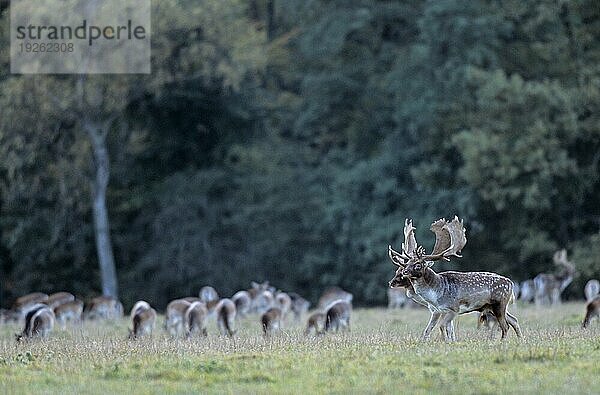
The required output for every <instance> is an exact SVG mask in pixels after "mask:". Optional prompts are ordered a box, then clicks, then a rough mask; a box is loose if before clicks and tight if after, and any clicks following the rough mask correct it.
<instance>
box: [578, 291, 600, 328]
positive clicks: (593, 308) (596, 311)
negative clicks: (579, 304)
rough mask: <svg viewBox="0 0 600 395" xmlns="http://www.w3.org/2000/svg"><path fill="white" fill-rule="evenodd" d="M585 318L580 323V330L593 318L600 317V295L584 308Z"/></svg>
mask: <svg viewBox="0 0 600 395" xmlns="http://www.w3.org/2000/svg"><path fill="white" fill-rule="evenodd" d="M585 309H586V312H585V318H584V319H583V322H582V323H581V327H582V328H587V327H588V326H589V325H590V322H591V321H592V319H593V318H596V317H598V316H600V295H596V296H595V297H594V298H593V299H592V300H590V301H589V302H588V304H587V306H586V308H585Z"/></svg>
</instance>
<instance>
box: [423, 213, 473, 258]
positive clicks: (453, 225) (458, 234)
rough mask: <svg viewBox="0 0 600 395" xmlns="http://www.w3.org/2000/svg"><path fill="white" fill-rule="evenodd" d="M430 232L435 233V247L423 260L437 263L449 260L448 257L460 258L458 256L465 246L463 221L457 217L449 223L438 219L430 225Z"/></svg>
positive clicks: (465, 238)
mask: <svg viewBox="0 0 600 395" xmlns="http://www.w3.org/2000/svg"><path fill="white" fill-rule="evenodd" d="M430 229H431V231H432V232H433V233H435V246H434V247H433V251H432V253H431V254H430V255H425V256H424V257H423V258H424V259H425V260H427V261H437V260H440V259H444V260H446V261H449V260H450V257H456V258H462V255H460V253H461V251H462V249H463V247H464V246H465V244H467V236H466V234H465V233H466V232H465V227H464V225H463V221H461V220H459V219H458V217H457V216H454V219H453V220H452V221H450V222H448V221H446V220H445V219H439V220H437V221H435V222H434V223H433V224H431V228H430Z"/></svg>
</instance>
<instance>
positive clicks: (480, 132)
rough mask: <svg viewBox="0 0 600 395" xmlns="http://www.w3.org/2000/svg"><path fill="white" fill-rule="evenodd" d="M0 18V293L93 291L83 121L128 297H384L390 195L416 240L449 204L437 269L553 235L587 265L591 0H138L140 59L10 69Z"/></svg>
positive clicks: (518, 258) (540, 250) (598, 213)
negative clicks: (44, 70)
mask: <svg viewBox="0 0 600 395" xmlns="http://www.w3.org/2000/svg"><path fill="white" fill-rule="evenodd" d="M0 4H2V10H3V14H2V17H1V20H0V23H1V25H2V26H3V27H4V26H6V25H7V24H8V23H9V14H8V5H7V4H6V2H1V3H0ZM7 32H8V29H0V34H2V36H1V38H0V40H1V45H0V48H2V50H1V51H0V61H1V63H2V66H1V69H0V188H1V189H0V265H1V266H0V267H1V284H0V286H1V288H0V291H1V297H2V299H1V302H2V304H3V305H6V304H9V303H10V302H11V301H12V299H13V298H14V297H16V296H17V295H20V294H24V293H26V292H29V291H45V292H52V291H59V290H69V291H71V292H74V293H76V294H78V295H80V296H81V297H84V298H85V297H89V296H91V295H96V294H99V293H101V292H102V291H103V289H102V287H101V282H100V271H99V268H98V267H99V265H98V254H97V250H96V235H95V233H94V229H95V228H94V224H95V217H94V215H95V211H94V207H93V201H94V200H93V198H94V196H96V193H97V191H98V188H99V185H98V182H99V180H98V169H99V166H100V165H101V163H99V157H98V153H97V152H96V150H95V145H94V144H95V143H97V142H98V141H96V142H94V139H93V134H94V133H96V134H97V135H98V136H99V137H100V138H104V141H103V143H104V146H105V148H106V150H107V153H108V158H109V169H108V171H109V181H108V188H107V190H106V209H107V212H108V218H109V220H110V236H111V239H110V240H111V242H112V250H113V252H114V262H115V265H116V269H117V275H118V282H119V293H120V296H121V298H122V299H123V300H124V301H125V302H126V304H130V303H131V302H132V301H134V300H136V299H146V300H149V301H152V303H153V304H155V305H157V306H164V304H165V303H166V302H167V301H168V300H170V299H172V298H175V297H179V296H185V295H194V294H196V293H197V292H198V290H199V288H200V287H201V286H202V285H205V284H210V285H213V286H215V287H216V288H217V290H219V292H220V293H221V294H223V295H230V294H232V293H233V292H234V291H235V290H238V289H242V288H247V287H248V286H249V283H250V281H251V280H270V281H271V283H273V284H274V285H276V286H277V287H279V288H282V289H284V290H290V291H291V290H293V291H297V292H299V293H301V294H304V295H305V296H307V297H309V298H311V299H313V300H314V298H315V297H316V295H317V294H318V293H319V292H321V291H322V290H323V288H324V287H325V286H326V285H330V284H338V285H340V286H342V287H344V288H346V289H348V290H350V291H351V292H353V293H354V294H355V300H356V301H357V302H358V303H359V304H375V303H381V302H382V301H383V300H384V299H385V292H386V286H387V281H388V280H390V279H391V277H392V276H393V272H394V267H393V265H392V264H391V263H390V262H389V261H388V259H387V246H388V244H390V243H391V244H393V245H395V246H399V245H400V243H401V238H402V228H403V225H404V219H405V218H406V217H410V218H413V219H414V221H415V225H416V227H417V239H418V240H423V243H424V244H425V246H426V247H427V248H429V247H430V245H431V244H433V241H434V239H433V235H432V234H430V233H429V231H428V228H429V225H430V223H431V222H432V221H433V220H434V219H437V218H439V217H442V216H446V217H449V216H451V215H453V214H458V215H460V216H461V217H462V218H464V219H465V226H466V228H467V232H468V233H467V236H468V239H469V241H468V244H467V246H466V247H465V250H464V258H463V259H461V260H455V262H453V263H452V264H445V265H444V264H439V263H438V264H436V268H437V269H438V270H441V269H456V270H491V271H495V272H498V273H501V274H505V275H509V276H511V277H512V278H513V279H515V280H524V279H526V278H530V277H532V276H534V275H535V274H537V273H539V272H542V271H546V272H551V271H553V270H554V268H553V265H552V259H551V257H552V253H553V252H554V251H555V250H556V249H558V248H562V247H565V248H567V249H568V250H569V252H570V259H571V260H572V261H573V262H574V263H575V264H576V265H577V268H578V270H579V274H578V277H576V279H575V281H574V283H573V284H572V285H571V286H570V288H569V292H570V294H571V297H581V296H582V284H584V283H585V281H587V279H589V278H590V277H600V264H599V263H600V262H599V261H600V233H599V229H600V202H599V196H600V182H599V178H598V177H599V174H600V171H599V170H600V168H599V160H600V112H599V110H600V8H599V7H598V4H597V2H596V1H594V0H578V1H563V2H557V1H551V0H544V1H542V0H536V1H526V2H524V1H521V0H507V1H491V0H490V1H473V0H468V1H458V0H445V1H441V0H432V1H402V2H400V1H376V0H357V1H346V0H328V1H327V0H309V1H306V0H218V1H217V0H204V1H197V0H194V1H192V0H182V1H178V2H170V1H155V2H154V4H153V20H152V47H153V50H152V74H151V75H88V76H58V75H57V76H44V75H37V76H25V75H10V73H9V51H8V40H9V38H8V37H7V36H6V34H7ZM90 131H91V132H90ZM101 142H102V141H101ZM100 159H101V158H100ZM100 162H101V160H100ZM100 181H102V180H100Z"/></svg>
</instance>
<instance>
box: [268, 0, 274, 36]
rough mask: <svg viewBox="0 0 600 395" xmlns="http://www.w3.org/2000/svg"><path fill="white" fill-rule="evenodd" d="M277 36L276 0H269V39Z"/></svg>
mask: <svg viewBox="0 0 600 395" xmlns="http://www.w3.org/2000/svg"><path fill="white" fill-rule="evenodd" d="M274 38H275V0H268V1H267V40H269V41H272V40H273V39H274Z"/></svg>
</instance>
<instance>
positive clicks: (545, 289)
mask: <svg viewBox="0 0 600 395" xmlns="http://www.w3.org/2000/svg"><path fill="white" fill-rule="evenodd" d="M553 260H554V264H555V265H556V267H558V268H559V270H558V271H557V272H556V273H540V274H538V275H537V276H536V277H535V278H534V279H533V282H534V284H535V304H536V305H538V306H539V305H548V304H559V303H560V295H561V294H562V292H563V291H564V290H565V288H567V286H569V284H571V282H572V281H573V277H574V276H575V266H573V264H572V263H571V262H569V261H568V260H567V250H565V249H562V250H560V251H557V252H555V253H554V257H553Z"/></svg>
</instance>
